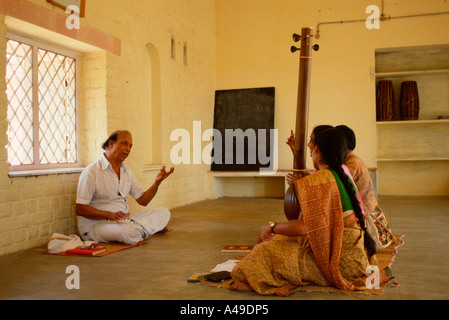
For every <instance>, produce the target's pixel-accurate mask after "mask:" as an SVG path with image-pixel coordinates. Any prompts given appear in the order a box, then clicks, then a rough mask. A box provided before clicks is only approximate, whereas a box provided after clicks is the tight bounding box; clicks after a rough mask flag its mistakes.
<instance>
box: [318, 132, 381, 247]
mask: <svg viewBox="0 0 449 320" xmlns="http://www.w3.org/2000/svg"><path fill="white" fill-rule="evenodd" d="M317 145H318V148H319V149H320V151H321V155H322V157H323V160H324V161H325V162H326V164H327V165H329V167H330V168H331V169H333V170H334V171H335V172H336V173H337V175H338V177H339V178H340V180H341V182H342V183H343V185H344V187H345V189H346V191H347V192H348V194H349V197H350V199H351V203H352V207H353V210H354V212H355V215H356V217H357V219H358V220H359V223H360V226H361V228H362V230H363V231H365V237H364V238H365V247H366V248H367V250H368V253H369V254H370V255H372V254H374V253H376V246H375V243H374V241H373V239H372V238H371V236H370V235H369V234H368V232H366V226H365V219H364V216H363V213H362V209H361V208H360V204H359V201H358V199H357V195H356V192H355V190H354V186H353V184H352V183H351V181H350V178H349V177H348V176H347V175H346V173H345V172H344V170H343V168H342V167H341V166H342V165H343V163H344V161H345V160H346V155H347V141H346V136H345V135H344V134H343V133H342V132H341V131H339V130H338V129H327V130H325V131H323V132H322V133H320V134H319V136H318V137H317Z"/></svg>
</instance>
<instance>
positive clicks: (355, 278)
mask: <svg viewBox="0 0 449 320" xmlns="http://www.w3.org/2000/svg"><path fill="white" fill-rule="evenodd" d="M295 189H296V192H297V195H298V199H301V200H300V202H301V215H302V217H303V220H304V225H305V228H306V232H307V235H306V236H299V237H287V236H282V235H275V237H274V238H273V239H272V240H270V241H267V242H264V243H261V244H259V245H256V246H255V247H254V249H253V250H252V251H251V252H250V253H249V254H248V255H247V256H246V257H245V258H244V259H242V261H240V263H239V264H238V265H237V266H236V267H235V268H234V270H233V271H232V273H231V276H232V278H233V282H232V284H231V289H236V290H254V291H256V292H258V293H260V294H264V295H271V294H276V295H280V296H285V295H289V294H290V293H291V292H293V291H294V289H295V288H296V287H298V286H304V285H310V284H315V285H318V286H325V287H327V286H333V287H337V288H339V289H343V290H365V289H367V287H366V286H365V280H366V278H367V277H368V275H367V274H366V273H365V272H366V270H367V267H368V266H370V265H377V261H376V257H375V256H371V257H369V256H368V254H367V252H366V249H365V246H364V232H363V230H362V229H361V227H360V225H359V222H358V219H357V218H356V217H355V214H352V215H350V216H348V217H347V218H346V219H343V209H342V205H341V200H340V193H339V191H338V187H337V183H336V180H335V178H334V176H333V174H332V173H331V172H330V171H329V170H321V171H319V172H317V173H315V174H312V175H310V176H307V177H305V178H303V179H300V180H298V181H296V186H295ZM388 279H389V276H388V275H387V270H382V271H381V272H380V279H379V281H380V283H383V282H385V281H387V280H388Z"/></svg>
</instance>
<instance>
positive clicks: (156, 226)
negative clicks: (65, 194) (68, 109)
mask: <svg viewBox="0 0 449 320" xmlns="http://www.w3.org/2000/svg"><path fill="white" fill-rule="evenodd" d="M132 146H133V145H132V136H131V133H130V132H128V131H115V132H114V133H112V134H111V136H110V137H109V138H108V139H107V140H106V141H105V143H104V144H103V149H104V150H105V152H104V154H103V155H102V156H101V158H100V159H99V160H97V161H96V162H94V163H92V164H90V165H89V166H87V167H86V168H85V169H84V171H83V172H82V173H81V176H80V179H79V183H78V192H77V199H76V214H77V216H78V231H79V233H80V235H81V238H82V239H83V240H90V241H98V242H111V241H118V242H123V243H126V244H136V243H138V242H140V241H142V240H144V239H145V238H147V237H148V236H150V235H153V234H155V233H157V232H159V231H161V230H163V229H164V228H165V227H166V225H167V223H168V221H169V220H170V211H169V210H168V209H166V208H155V209H151V210H147V211H143V212H138V213H133V214H130V213H129V204H128V195H131V196H132V197H133V198H134V199H135V200H136V201H137V203H139V204H140V205H142V206H147V205H148V204H149V203H150V201H151V200H152V199H153V198H154V196H155V195H156V192H157V190H158V188H159V185H160V184H161V182H162V181H164V180H165V179H166V178H167V177H168V176H169V175H171V174H172V173H173V171H174V168H173V167H172V168H171V169H170V171H168V172H167V171H166V170H165V167H163V168H162V169H161V171H160V172H159V174H158V175H157V177H156V179H155V182H154V184H153V185H152V186H151V187H150V188H149V189H148V190H146V191H145V189H144V188H143V187H142V185H141V184H140V183H139V181H138V180H137V179H136V177H135V176H134V174H133V172H132V171H131V170H130V169H129V168H128V167H127V166H126V165H125V164H124V163H123V161H125V159H126V158H127V157H128V156H129V154H130V152H131V148H132Z"/></svg>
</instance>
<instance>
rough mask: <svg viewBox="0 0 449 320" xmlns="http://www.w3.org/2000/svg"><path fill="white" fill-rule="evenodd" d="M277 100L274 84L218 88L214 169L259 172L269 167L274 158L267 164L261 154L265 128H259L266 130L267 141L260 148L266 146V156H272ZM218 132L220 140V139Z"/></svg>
mask: <svg viewBox="0 0 449 320" xmlns="http://www.w3.org/2000/svg"><path fill="white" fill-rule="evenodd" d="M274 99H275V88H274V87H267V88H252V89H234V90H217V91H216V93H215V113H214V129H216V131H215V134H214V142H213V159H212V164H211V170H212V171H257V170H259V169H260V168H268V167H270V164H271V163H272V160H273V159H271V160H270V161H269V163H267V160H266V159H263V158H261V157H259V156H258V152H259V147H258V146H259V140H260V139H261V138H263V137H262V134H263V131H259V129H265V137H264V138H265V142H266V143H265V144H264V145H261V147H264V148H265V150H262V151H265V152H264V153H265V155H266V156H267V157H268V156H270V155H271V149H272V146H271V144H270V142H271V139H270V130H273V129H274V107H275V103H274V101H275V100H274ZM231 133H233V135H234V136H232V135H231ZM217 135H220V136H221V139H217ZM236 136H239V137H243V141H244V145H243V144H241V143H240V142H239V141H242V140H239V141H237V140H238V139H237V138H236ZM254 136H255V140H254ZM218 138H220V137H218ZM226 138H228V139H226ZM231 140H233V142H232V141H231ZM230 141H231V142H230ZM261 141H262V142H263V139H262V140H261ZM229 143H231V144H232V146H233V147H232V149H230V148H229ZM226 146H228V147H227V148H226ZM242 149H243V154H242V153H241V150H242ZM220 150H221V154H220ZM231 156H232V161H231V158H230V157H231ZM254 158H255V159H254ZM271 158H272V157H271ZM229 162H232V163H229ZM241 162H243V163H241Z"/></svg>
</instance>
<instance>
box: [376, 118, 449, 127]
mask: <svg viewBox="0 0 449 320" xmlns="http://www.w3.org/2000/svg"><path fill="white" fill-rule="evenodd" d="M440 123H449V119H434V120H395V121H377V122H376V124H377V125H382V126H383V125H414V124H440Z"/></svg>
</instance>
